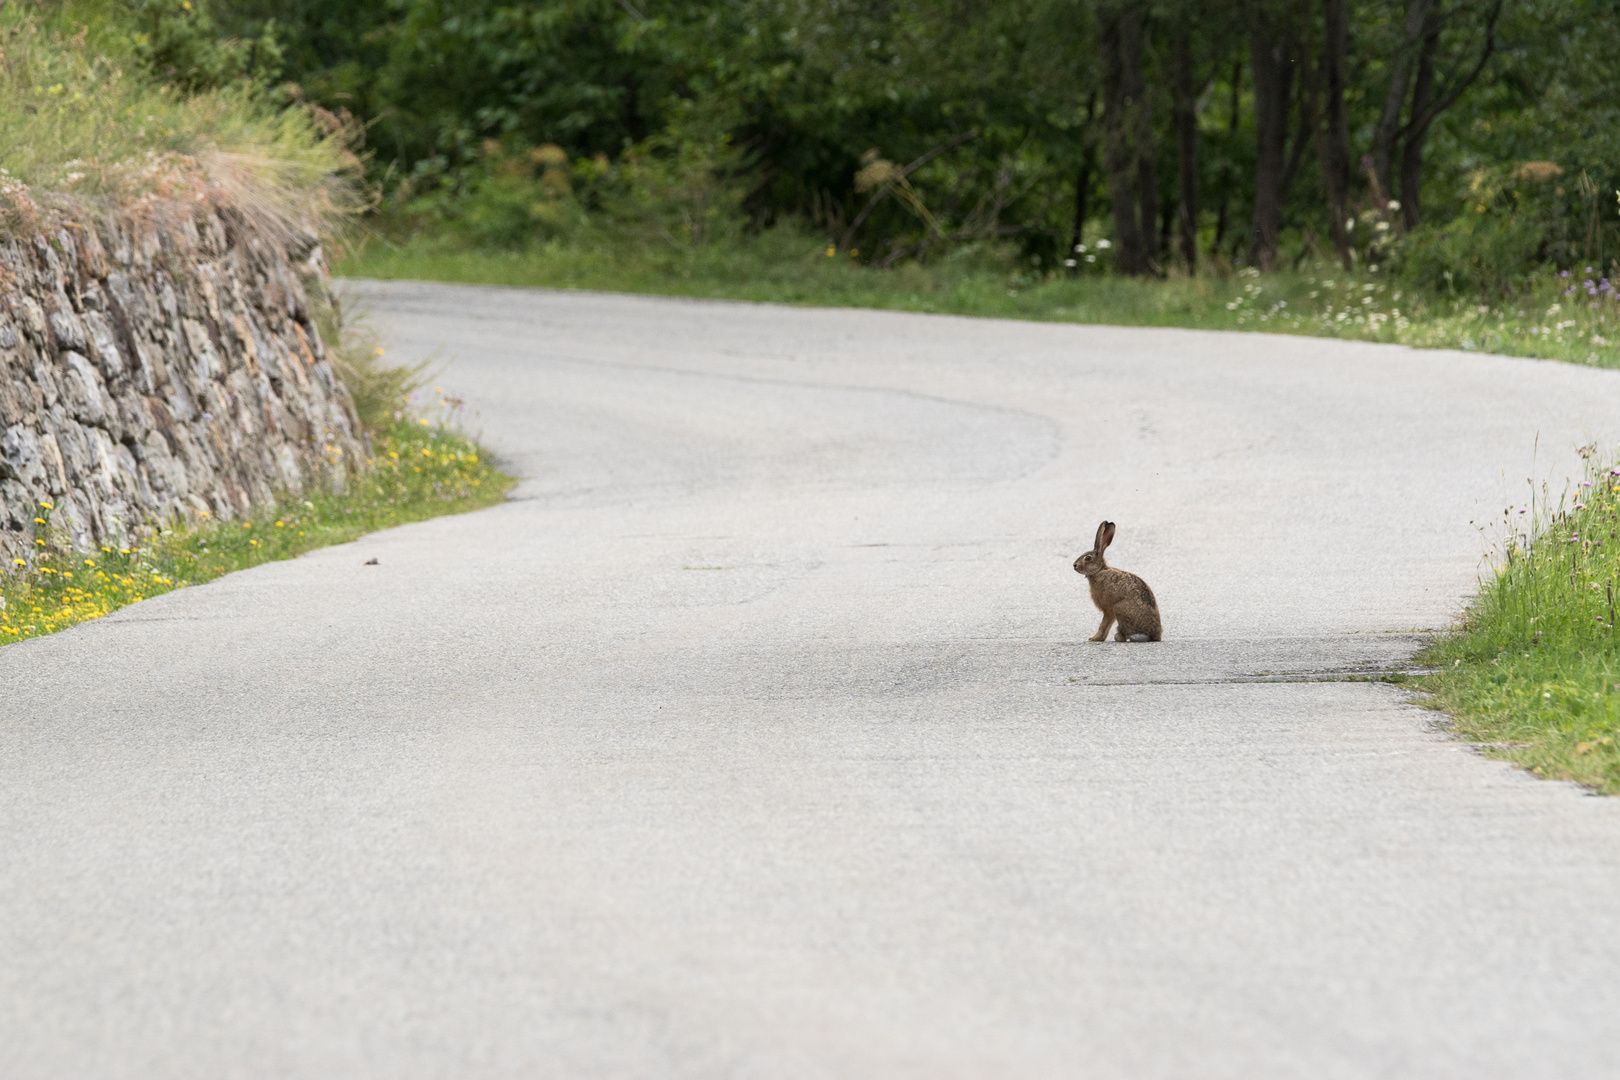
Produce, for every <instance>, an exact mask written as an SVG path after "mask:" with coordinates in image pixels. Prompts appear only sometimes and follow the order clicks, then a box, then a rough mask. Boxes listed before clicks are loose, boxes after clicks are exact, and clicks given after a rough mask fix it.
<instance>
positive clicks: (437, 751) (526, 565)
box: [0, 284, 1620, 1080]
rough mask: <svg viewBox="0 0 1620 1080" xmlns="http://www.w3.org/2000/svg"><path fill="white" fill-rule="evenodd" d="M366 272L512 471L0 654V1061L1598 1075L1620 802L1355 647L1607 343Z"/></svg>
mask: <svg viewBox="0 0 1620 1080" xmlns="http://www.w3.org/2000/svg"><path fill="white" fill-rule="evenodd" d="M352 288H354V289H355V290H357V291H359V292H362V293H363V294H365V295H366V296H368V297H369V298H370V302H371V304H372V306H373V308H374V310H375V316H376V318H377V320H378V321H379V323H380V324H381V325H383V326H384V327H385V328H386V329H387V332H388V334H389V335H390V337H391V339H392V343H393V346H394V352H395V354H396V355H403V356H406V357H409V356H418V355H426V354H427V353H429V352H431V351H432V350H434V349H436V348H442V349H443V350H444V355H445V356H446V357H447V358H448V365H447V367H446V370H445V371H444V373H443V375H442V377H441V380H440V384H441V385H443V386H444V387H445V390H446V392H448V393H453V394H457V395H459V396H461V397H462V398H464V399H465V400H466V401H467V402H468V403H469V408H470V409H472V410H474V411H475V412H476V413H477V414H478V415H477V419H476V420H475V421H474V426H475V427H480V428H481V429H482V431H483V434H484V436H485V439H486V440H487V442H488V444H489V445H491V446H492V447H493V448H495V449H496V450H497V451H498V452H499V453H500V454H501V455H502V456H503V458H504V460H505V461H506V462H507V463H508V467H509V469H510V470H511V471H515V472H517V473H519V474H521V475H522V476H524V477H525V478H526V479H525V480H524V482H523V485H522V486H521V487H520V488H519V490H518V492H517V494H516V497H515V498H514V499H513V500H512V501H511V502H510V503H508V504H506V505H503V506H501V507H498V508H496V509H494V510H490V511H486V512H483V513H480V514H475V515H470V516H466V517H460V518H453V519H441V520H438V521H433V522H428V523H425V524H421V525H416V526H411V527H407V528H402V529H397V530H394V531H392V532H388V533H384V534H381V535H377V536H374V537H370V538H367V539H365V540H363V541H361V542H359V543H357V544H354V545H350V546H346V547H340V548H332V549H327V550H324V551H320V552H316V553H314V554H311V555H309V556H306V557H304V558H302V559H299V560H296V561H294V562H289V563H280V564H276V565H271V566H266V567H262V568H260V569H257V570H253V571H250V572H247V573H243V574H238V575H235V576H232V577H230V578H227V579H225V580H222V581H220V582H217V583H215V584H213V585H209V586H206V587H203V588H197V589H190V590H186V591H184V592H181V593H176V594H171V595H168V596H164V597H160V598H158V599H156V600H152V601H149V602H147V603H144V604H140V605H137V606H136V607H134V608H131V609H128V610H126V611H124V612H121V613H119V614H117V615H115V616H112V617H110V618H107V619H103V620H101V621H99V622H97V623H94V624H90V625H86V626H83V627H80V628H78V629H76V630H73V631H70V632H68V633H64V634H61V635H58V636H56V637H53V638H47V639H42V640H38V641H33V642H28V643H25V644H21V645H16V646H11V647H7V648H5V649H3V650H0V860H3V866H4V872H3V874H0V958H3V960H0V1073H3V1074H4V1075H5V1076H7V1077H11V1078H34V1077H63V1078H68V1077H73V1078H79V1077H90V1076H94V1077H100V1078H119V1077H165V1078H168V1077H199V1078H202V1077H207V1078H216V1077H310V1078H328V1077H379V1078H383V1077H387V1078H400V1077H457V1078H461V1077H514V1078H516V1077H558V1078H576V1077H577V1078H596V1077H613V1078H621V1077H622V1078H631V1077H638V1078H639V1077H702V1078H707V1077H758V1078H761V1080H795V1078H829V1080H831V1078H838V1080H843V1078H851V1077H861V1078H866V1077H872V1078H891V1077H893V1078H913V1077H915V1078H918V1080H923V1078H927V1080H935V1078H940V1077H962V1078H978V1077H1019V1078H1026V1077H1027V1078H1039V1077H1077V1078H1078V1077H1084V1078H1111V1077H1118V1078H1131V1080H1138V1078H1154V1077H1164V1078H1182V1077H1232V1078H1244V1080H1248V1078H1263V1077H1300V1076H1309V1077H1313V1078H1333V1077H1418V1076H1421V1077H1459V1078H1468V1080H1480V1078H1487V1077H1525V1076H1559V1077H1612V1076H1615V1075H1617V1074H1620V1041H1616V1040H1615V1039H1614V1038H1613V1032H1614V1025H1615V1017H1616V1016H1617V1015H1620V899H1617V898H1620V801H1616V800H1603V799H1598V798H1594V797H1590V796H1587V795H1586V794H1584V793H1583V792H1582V791H1581V790H1580V789H1577V788H1575V787H1573V786H1571V785H1566V784H1555V783H1544V782H1537V781H1534V780H1531V779H1529V778H1528V777H1526V776H1525V775H1523V774H1521V773H1517V772H1515V771H1513V770H1511V769H1510V768H1508V767H1507V766H1505V765H1502V764H1499V763H1494V762H1491V761H1487V760H1484V759H1482V758H1480V757H1478V756H1477V755H1476V754H1474V753H1472V752H1471V751H1470V750H1469V749H1467V748H1466V747H1463V746H1461V745H1458V744H1456V743H1453V742H1450V741H1448V740H1447V739H1446V738H1445V737H1444V736H1443V734H1441V733H1440V732H1439V731H1438V730H1437V729H1436V727H1435V725H1434V722H1433V720H1434V716H1433V714H1431V713H1426V712H1424V711H1423V710H1421V709H1419V708H1417V707H1415V706H1413V705H1411V704H1409V703H1408V702H1407V700H1406V698H1405V697H1404V696H1403V694H1402V693H1401V691H1399V690H1398V689H1396V688H1394V687H1391V686H1389V685H1387V684H1381V683H1374V682H1365V681H1344V679H1343V676H1345V675H1346V674H1356V673H1371V672H1381V671H1389V670H1395V669H1399V668H1401V667H1402V666H1403V665H1405V664H1407V662H1408V658H1409V657H1410V655H1411V653H1412V652H1413V650H1414V649H1415V648H1416V647H1417V646H1418V644H1419V643H1420V640H1421V634H1422V633H1423V632H1424V631H1426V630H1429V629H1432V628H1435V627H1439V626H1442V625H1444V624H1445V623H1446V622H1447V620H1449V619H1450V618H1451V617H1453V616H1454V615H1455V613H1456V612H1458V611H1459V610H1460V608H1461V606H1462V604H1463V603H1464V601H1465V599H1466V597H1467V596H1468V595H1469V594H1470V592H1471V589H1472V584H1473V578H1474V574H1475V572H1476V569H1477V566H1478V557H1479V555H1480V553H1481V551H1482V549H1483V542H1482V540H1481V537H1480V534H1479V533H1478V532H1477V531H1476V530H1475V528H1474V527H1473V526H1472V525H1470V521H1471V519H1473V520H1486V519H1489V518H1494V517H1496V516H1499V515H1500V514H1501V511H1502V508H1503V507H1504V506H1506V505H1508V502H1509V501H1510V500H1512V499H1514V498H1516V497H1518V495H1519V492H1520V491H1521V490H1522V488H1523V482H1524V480H1525V478H1526V477H1527V476H1530V475H1531V474H1532V470H1535V469H1539V473H1538V474H1537V475H1550V476H1551V477H1552V479H1553V481H1554V482H1555V484H1559V483H1562V480H1563V478H1564V477H1565V476H1566V475H1569V474H1570V473H1572V472H1573V471H1574V469H1573V466H1574V465H1575V464H1578V463H1577V462H1575V459H1574V457H1573V454H1572V450H1573V448H1574V446H1575V445H1576V444H1577V443H1578V442H1582V441H1584V440H1586V439H1587V438H1597V439H1599V440H1601V441H1603V442H1604V443H1606V444H1610V445H1612V444H1614V443H1615V442H1616V441H1617V440H1620V376H1617V375H1616V374H1615V373H1611V372H1599V371H1592V370H1586V369H1581V368H1577V367H1572V366H1565V365H1557V364H1551V363H1536V362H1528V361H1519V360H1509V359H1500V358H1493V357H1484V356H1466V355H1461V354H1455V353H1442V352H1410V351H1406V350H1403V349H1398V348H1387V347H1379V346H1370V345H1358V344H1349V343H1335V342H1326V341H1317V340H1309V339H1299V338H1287V337H1267V336H1246V335H1214V334H1200V333H1191V332H1181V331H1153V330H1124V329H1110V328H1103V327H1076V326H1058V325H1035V324H1023V323H1010V322H997V321H987V320H986V321H978V320H966V319H954V318H938V317H928V316H915V315H903V314H891V313H878V312H858V311H821V310H795V309H786V308H778V307H770V306H751V305H741V304H717V303H696V302H684V301H675V300H659V299H638V298H625V297H610V296H601V295H592V294H566V293H551V292H525V291H519V290H498V289H479V288H464V287H451V286H429V285H415V284H394V285H386V286H383V285H365V284H355V285H353V286H352ZM1538 437H1539V451H1537V450H1536V449H1535V448H1536V446H1537V439H1538ZM1533 454H1538V455H1539V456H1537V457H1533ZM1105 516H1106V517H1108V518H1111V519H1113V520H1115V521H1117V522H1118V523H1119V538H1118V540H1117V541H1116V543H1115V545H1114V549H1113V551H1112V552H1111V555H1112V557H1113V561H1114V562H1115V563H1116V564H1117V565H1121V566H1124V567H1126V568H1127V569H1130V570H1134V571H1136V572H1137V573H1139V574H1141V575H1142V576H1143V577H1145V578H1146V579H1147V580H1148V581H1149V582H1150V583H1151V584H1152V585H1153V587H1154V589H1155V591H1156V592H1157V593H1158V596H1159V598H1160V603H1161V605H1162V607H1163V612H1164V619H1165V630H1166V640H1165V642H1164V643H1162V644H1161V645H1144V646H1126V645H1114V644H1106V645H1092V644H1087V643H1085V641H1084V639H1085V637H1086V636H1087V635H1089V634H1090V633H1091V632H1092V630H1093V629H1094V628H1095V626H1096V615H1095V613H1094V612H1093V610H1092V609H1091V606H1090V603H1089V601H1088V599H1087V596H1086V592H1085V588H1084V582H1083V581H1082V580H1081V579H1080V578H1079V577H1078V576H1077V575H1075V574H1074V572H1073V571H1072V570H1071V569H1070V563H1071V561H1072V560H1073V558H1074V556H1075V555H1076V554H1077V553H1078V552H1079V550H1080V549H1081V547H1082V546H1083V544H1084V543H1085V542H1086V541H1087V540H1089V537H1090V536H1091V533H1092V531H1093V529H1094V528H1095V527H1096V523H1097V521H1098V520H1099V519H1101V518H1103V517H1105ZM372 557H376V558H377V559H378V560H379V565H377V566H364V565H362V564H363V563H364V562H365V561H366V560H367V559H370V558H372Z"/></svg>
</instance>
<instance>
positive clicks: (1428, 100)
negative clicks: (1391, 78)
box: [1401, 15, 1440, 229]
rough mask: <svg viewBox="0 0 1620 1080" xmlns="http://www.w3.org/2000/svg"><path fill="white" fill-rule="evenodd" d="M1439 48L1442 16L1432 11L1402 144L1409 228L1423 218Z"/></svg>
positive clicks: (1403, 209)
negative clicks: (1427, 141) (1425, 146)
mask: <svg viewBox="0 0 1620 1080" xmlns="http://www.w3.org/2000/svg"><path fill="white" fill-rule="evenodd" d="M1439 50H1440V19H1439V18H1438V16H1437V15H1431V16H1430V17H1429V19H1428V25H1427V26H1425V27H1424V29H1423V47H1422V49H1421V50H1420V51H1419V53H1418V62H1417V78H1416V80H1414V81H1413V83H1412V110H1411V120H1410V121H1409V122H1408V124H1407V132H1406V138H1405V139H1403V140H1402V146H1401V217H1402V218H1403V219H1404V220H1405V222H1406V227H1407V228H1408V229H1415V228H1417V227H1418V225H1420V224H1421V223H1422V221H1423V213H1422V211H1421V209H1420V208H1419V204H1420V202H1421V201H1422V198H1421V197H1422V185H1423V141H1424V137H1425V136H1426V135H1427V134H1428V130H1427V129H1428V126H1429V123H1428V120H1427V119H1425V118H1426V117H1427V116H1428V114H1429V110H1430V109H1431V108H1433V107H1434V54H1435V53H1437V52H1438V51H1439ZM1420 125H1421V126H1420Z"/></svg>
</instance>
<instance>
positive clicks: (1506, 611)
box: [1422, 447, 1620, 794]
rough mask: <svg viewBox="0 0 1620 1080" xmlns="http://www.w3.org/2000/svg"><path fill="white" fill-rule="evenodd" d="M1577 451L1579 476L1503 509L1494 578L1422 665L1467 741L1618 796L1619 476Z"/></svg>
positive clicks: (1590, 451)
mask: <svg viewBox="0 0 1620 1080" xmlns="http://www.w3.org/2000/svg"><path fill="white" fill-rule="evenodd" d="M1594 451H1595V448H1594V447H1587V448H1585V449H1584V450H1583V451H1582V453H1583V456H1585V457H1586V458H1587V471H1586V478H1585V479H1584V480H1583V481H1582V482H1581V483H1580V484H1579V485H1578V486H1577V487H1576V488H1575V489H1573V490H1571V491H1568V492H1566V493H1564V494H1563V495H1562V496H1559V497H1558V499H1557V500H1556V502H1555V501H1554V500H1553V498H1552V496H1551V494H1550V492H1549V491H1548V490H1547V488H1546V487H1545V486H1543V487H1542V488H1541V489H1540V490H1535V489H1532V490H1531V491H1530V492H1529V493H1528V497H1527V498H1526V500H1525V502H1524V503H1523V504H1522V505H1518V506H1510V507H1506V508H1504V511H1503V519H1502V523H1501V525H1502V530H1501V532H1502V536H1501V539H1500V541H1499V543H1498V545H1497V547H1496V549H1495V551H1494V552H1493V558H1492V563H1493V569H1492V572H1491V574H1490V576H1489V578H1488V579H1487V580H1485V581H1484V582H1483V583H1482V587H1481V589H1480V594H1479V597H1478V599H1477V600H1476V601H1475V602H1474V604H1473V606H1472V607H1471V608H1470V610H1469V612H1468V614H1467V615H1466V616H1465V618H1464V620H1463V622H1462V624H1461V625H1460V626H1459V628H1458V630H1457V631H1456V632H1455V633H1454V634H1452V635H1450V636H1448V637H1446V638H1444V639H1442V640H1441V641H1439V642H1437V643H1436V644H1435V645H1434V646H1433V647H1432V648H1431V649H1430V650H1428V653H1427V654H1426V655H1425V657H1424V660H1425V661H1426V662H1427V663H1429V664H1432V665H1433V666H1434V667H1435V668H1436V669H1437V670H1436V673H1435V674H1434V675H1432V676H1429V677H1428V678H1427V679H1425V680H1423V684H1422V685H1423V687H1424V689H1426V690H1429V691H1430V692H1431V693H1433V694H1434V704H1435V705H1436V706H1437V707H1439V708H1443V709H1445V710H1446V711H1447V712H1448V713H1450V714H1451V715H1452V717H1453V721H1454V724H1455V727H1456V731H1457V733H1458V734H1459V735H1461V736H1462V737H1464V738H1467V739H1471V740H1475V741H1477V742H1480V743H1483V744H1485V745H1486V748H1487V751H1488V752H1490V753H1492V754H1494V755H1497V756H1501V757H1505V758H1507V759H1509V760H1511V761H1514V762H1517V763H1518V764H1520V765H1523V766H1525V767H1526V768H1528V769H1530V770H1531V771H1532V772H1534V773H1536V774H1537V775H1539V776H1548V777H1558V778H1564V779H1571V780H1576V781H1579V782H1580V783H1583V784H1586V785H1588V786H1590V787H1591V788H1593V789H1594V790H1596V791H1600V792H1603V793H1605V794H1617V793H1620V637H1617V635H1616V630H1615V624H1616V617H1617V614H1620V469H1615V468H1611V467H1608V466H1605V465H1601V464H1599V463H1598V461H1597V458H1596V455H1595V453H1594Z"/></svg>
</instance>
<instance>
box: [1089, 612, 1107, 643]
mask: <svg viewBox="0 0 1620 1080" xmlns="http://www.w3.org/2000/svg"><path fill="white" fill-rule="evenodd" d="M1113 625H1114V617H1113V616H1112V615H1106V614H1105V615H1104V616H1103V621H1102V625H1101V626H1099V627H1097V632H1096V633H1095V634H1092V635H1091V636H1090V637H1089V638H1087V639H1086V640H1087V641H1107V640H1108V628H1109V627H1111V626H1113Z"/></svg>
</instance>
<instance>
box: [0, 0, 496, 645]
mask: <svg viewBox="0 0 1620 1080" xmlns="http://www.w3.org/2000/svg"><path fill="white" fill-rule="evenodd" d="M127 18H128V12H127V9H125V8H123V7H122V6H121V5H117V4H110V3H102V2H96V0H85V2H81V3H67V4H62V5H46V6H44V7H35V6H34V5H21V4H0V35H3V36H4V40H5V64H4V65H0V162H4V163H5V168H4V170H0V237H3V238H9V237H13V236H23V237H27V236H31V235H34V234H35V233H36V232H38V231H39V230H41V229H43V228H48V227H49V226H50V225H51V223H52V222H53V221H56V220H62V219H65V220H70V221H71V220H83V218H84V217H86V216H99V215H109V214H111V215H116V214H118V213H121V212H124V211H125V210H126V209H127V208H128V207H130V206H131V205H132V204H139V205H140V206H141V207H142V208H143V209H145V210H146V211H147V212H155V210H157V209H161V207H162V206H163V205H164V204H165V202H168V203H174V204H176V205H178V204H179V202H181V201H183V200H186V199H192V198H199V197H210V198H212V197H221V198H228V199H233V200H236V201H237V203H238V205H241V206H243V207H244V208H246V209H248V210H250V211H251V212H253V213H254V214H255V215H256V217H257V218H258V220H260V221H261V222H263V223H265V224H266V226H267V227H268V228H270V229H272V230H273V229H275V228H276V227H277V224H278V222H280V223H299V224H303V225H312V226H314V227H317V228H331V227H334V226H337V225H340V224H341V222H342V219H343V218H344V217H346V216H347V215H348V214H349V213H351V212H352V211H353V210H355V209H357V208H358V207H359V206H360V205H361V202H362V200H361V198H360V196H359V189H358V187H357V184H356V180H357V178H358V175H359V163H358V162H357V160H356V159H355V158H354V156H353V155H352V153H350V151H349V150H348V147H347V133H346V132H344V131H342V130H340V129H339V128H338V126H337V125H335V123H334V118H331V117H323V116H322V115H320V114H318V113H316V112H314V111H312V110H308V109H303V108H298V107H293V108H282V107H279V106H278V105H276V104H275V103H274V102H272V101H270V100H269V98H268V97H267V96H266V95H265V93H264V92H263V91H262V90H260V89H256V88H255V87H253V86H252V85H250V84H247V83H244V82H238V83H232V84H231V85H228V86H226V87H224V88H221V89H216V90H206V91H201V92H195V93H182V92H179V91H177V90H174V89H173V88H170V87H166V86H162V85H159V84H158V83H156V82H155V81H153V79H152V78H151V77H150V76H147V75H143V74H142V71H141V69H140V68H139V65H138V64H136V63H135V61H134V58H133V56H132V54H131V51H130V50H131V48H132V38H131V34H130V26H129V25H128V22H127ZM322 324H323V325H322V327H321V329H322V335H323V337H324V338H325V339H326V341H327V343H328V345H329V346H331V347H332V348H331V351H332V352H333V354H334V360H335V363H336V366H337V368H338V370H339V373H340V374H341V375H342V377H343V379H344V382H345V383H346V384H347V385H348V386H349V389H350V391H351V392H352V393H353V395H354V398H355V401H356V404H357V406H358V407H359V411H360V416H361V420H362V422H363V423H364V424H365V426H366V427H367V428H368V429H369V430H370V431H371V432H372V434H371V436H370V441H369V446H370V448H371V453H372V468H371V469H370V470H369V471H366V472H364V473H362V474H360V475H356V476H351V477H350V478H349V480H348V483H347V485H346V492H345V493H343V494H333V493H330V492H309V493H305V494H303V495H299V496H294V497H289V498H288V499H287V500H285V501H284V502H283V503H282V504H281V505H280V506H278V507H277V508H276V510H275V512H274V513H265V514H262V515H261V516H258V517H255V518H254V519H253V520H251V521H246V522H236V523H225V522H210V521H207V520H204V521H200V522H193V523H190V524H184V523H175V524H174V526H173V527H172V528H169V529H166V530H161V531H158V532H157V533H155V534H154V535H151V536H149V537H147V538H145V539H141V540H139V541H131V543H130V544H129V545H127V546H123V547H120V548H117V549H113V548H102V549H101V550H99V551H91V552H82V551H74V550H72V549H71V548H70V547H69V546H67V545H66V544H64V543H63V542H62V538H61V536H60V535H59V534H58V533H57V532H56V531H54V530H53V529H52V528H51V525H50V518H51V513H52V509H53V508H52V506H51V505H49V504H48V503H47V504H42V505H40V506H39V507H38V508H37V513H36V516H35V519H34V532H33V535H32V537H31V539H32V541H33V543H34V544H35V545H37V550H36V554H35V556H34V558H33V559H32V560H29V561H26V562H25V563H24V565H23V566H21V567H16V566H10V567H0V645H5V644H9V643H12V642H16V641H20V640H23V639H25V638H30V637H37V636H40V635H42V634H48V633H52V632H54V631H57V630H62V629H65V628H67V627H69V626H72V625H74V624H75V623H80V622H84V621H85V620H87V619H93V618H98V617H100V616H102V615H105V614H107V613H108V612H110V611H113V610H116V609H117V608H120V607H123V606H125V605H126V604H131V603H134V602H136V601H138V600H141V599H143V598H145V597H149V596H154V595H156V594H158V593H162V592H168V591H170V590H172V589H176V588H181V587H183V586H186V585H192V584H198V583H201V582H204V581H209V580H211V579H213V578H217V577H219V576H220V575H222V574H226V573H229V572H231V571H233V570H239V569H243V568H245V567H249V566H254V565H257V564H259V563H263V562H268V561H270V560H272V559H283V558H290V557H292V556H295V555H297V554H299V553H301V552H304V551H308V550H310V549H311V548H315V547H320V546H323V545H326V544H335V543H342V542H345V541H348V540H352V539H354V538H355V537H357V536H359V535H361V534H362V533H365V532H369V531H372V530H376V529H381V528H386V527H389V526H392V525H398V524H403V523H405V522H409V521H417V520H421V519H423V518H428V517H434V516H437V515H440V514H449V513H458V512H461V511H464V510H472V509H477V508H479V507H483V506H487V505H490V504H491V503H494V502H498V501H499V500H500V499H501V498H502V497H503V496H504V493H505V491H506V490H507V488H508V487H509V486H510V481H509V480H508V479H507V478H506V477H503V476H501V475H500V474H499V473H498V472H496V471H495V470H494V469H493V468H492V467H491V465H490V464H489V462H488V461H487V460H486V457H485V455H483V454H481V453H480V452H479V449H478V447H477V446H476V445H475V444H474V443H473V442H472V441H470V440H469V439H467V438H465V437H463V436H462V435H460V434H459V433H457V432H456V431H455V430H453V428H450V427H445V426H433V425H428V423H427V422H426V421H423V420H414V419H412V418H411V417H410V416H409V415H408V414H406V413H405V412H404V411H403V404H404V399H405V397H406V396H407V395H408V394H409V393H410V391H411V390H412V388H413V387H414V386H415V385H416V384H417V383H418V382H420V380H421V377H422V372H421V370H420V369H400V368H388V367H385V366H382V362H381V360H380V359H379V357H380V355H381V354H380V350H377V349H376V348H375V342H374V341H372V340H370V339H368V337H367V336H366V334H365V332H364V330H363V328H358V327H355V326H353V325H350V326H347V327H345V326H343V325H342V320H341V318H340V313H339V312H338V311H336V310H335V309H328V310H326V311H324V312H322Z"/></svg>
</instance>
